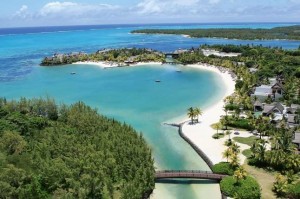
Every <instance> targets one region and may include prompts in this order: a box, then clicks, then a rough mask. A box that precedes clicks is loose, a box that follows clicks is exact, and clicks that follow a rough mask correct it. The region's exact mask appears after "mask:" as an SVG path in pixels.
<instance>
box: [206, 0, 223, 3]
mask: <svg viewBox="0 0 300 199" xmlns="http://www.w3.org/2000/svg"><path fill="white" fill-rule="evenodd" d="M220 1H221V0H209V1H208V3H210V4H218V3H219V2H220Z"/></svg>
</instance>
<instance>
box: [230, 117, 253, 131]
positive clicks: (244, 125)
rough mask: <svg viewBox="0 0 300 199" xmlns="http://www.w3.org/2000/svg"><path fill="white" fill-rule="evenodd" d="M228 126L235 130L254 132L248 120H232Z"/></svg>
mask: <svg viewBox="0 0 300 199" xmlns="http://www.w3.org/2000/svg"><path fill="white" fill-rule="evenodd" d="M228 126H231V127H234V128H240V129H246V130H252V126H251V125H250V124H249V121H248V120H247V119H237V120H235V119H231V120H230V121H229V124H228Z"/></svg>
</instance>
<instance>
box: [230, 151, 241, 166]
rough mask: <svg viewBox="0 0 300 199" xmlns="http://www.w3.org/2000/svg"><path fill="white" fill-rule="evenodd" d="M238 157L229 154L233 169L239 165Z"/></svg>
mask: <svg viewBox="0 0 300 199" xmlns="http://www.w3.org/2000/svg"><path fill="white" fill-rule="evenodd" d="M239 162H240V160H239V157H238V155H237V154H236V153H231V155H230V164H231V166H233V167H238V166H239V165H240V163H239Z"/></svg>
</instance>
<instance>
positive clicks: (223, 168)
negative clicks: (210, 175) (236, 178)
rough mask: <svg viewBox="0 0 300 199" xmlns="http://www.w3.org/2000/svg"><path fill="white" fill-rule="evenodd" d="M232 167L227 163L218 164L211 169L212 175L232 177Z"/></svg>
mask: <svg viewBox="0 0 300 199" xmlns="http://www.w3.org/2000/svg"><path fill="white" fill-rule="evenodd" d="M234 169H235V168H234V167H232V165H231V164H230V163H229V162H220V163H218V164H215V165H214V166H213V167H212V171H213V172H214V173H219V174H225V175H233V173H234Z"/></svg>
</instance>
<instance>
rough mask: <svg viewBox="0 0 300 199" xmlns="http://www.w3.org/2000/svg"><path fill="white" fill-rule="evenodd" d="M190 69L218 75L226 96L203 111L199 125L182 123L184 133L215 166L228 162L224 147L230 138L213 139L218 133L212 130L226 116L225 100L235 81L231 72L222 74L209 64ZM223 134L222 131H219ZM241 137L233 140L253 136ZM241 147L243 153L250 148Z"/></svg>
mask: <svg viewBox="0 0 300 199" xmlns="http://www.w3.org/2000/svg"><path fill="white" fill-rule="evenodd" d="M188 67H193V68H199V69H201V70H208V71H212V72H215V73H217V74H218V75H219V76H220V78H221V79H222V82H223V85H224V89H225V90H226V91H225V94H224V95H223V96H222V99H221V100H219V101H218V102H217V103H215V104H213V105H212V106H210V107H208V108H206V109H204V110H203V114H202V116H200V117H199V123H197V124H193V125H191V124H190V122H189V119H188V118H186V119H185V120H183V121H182V122H183V123H184V124H183V126H182V133H183V134H184V135H185V136H187V137H188V138H189V139H190V140H192V141H193V142H194V144H196V145H197V147H199V148H200V149H201V150H202V151H203V152H204V153H205V154H206V155H207V156H208V157H209V158H210V160H211V161H212V162H213V164H216V163H219V162H222V161H226V159H225V158H223V155H222V153H223V151H224V150H225V149H226V148H227V147H226V146H225V145H224V142H225V140H226V139H228V136H225V137H224V138H222V139H217V140H216V139H213V138H212V136H213V135H214V134H215V133H216V130H214V129H213V128H211V125H212V124H214V123H217V122H218V121H219V119H220V116H221V115H225V112H224V110H223V106H224V101H223V100H224V99H225V98H226V97H227V96H229V95H231V94H233V93H234V90H235V80H234V79H233V77H232V75H231V74H229V72H221V71H220V70H219V69H218V68H217V67H215V66H208V65H207V64H198V65H188ZM219 132H222V130H219ZM239 133H240V135H234V134H233V133H232V134H231V138H232V137H235V136H239V137H249V136H251V134H250V133H248V132H239ZM239 145H240V147H241V151H243V150H244V149H247V148H249V146H247V145H243V144H239ZM239 158H240V162H241V163H243V162H244V160H245V156H243V155H242V154H240V155H239Z"/></svg>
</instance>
